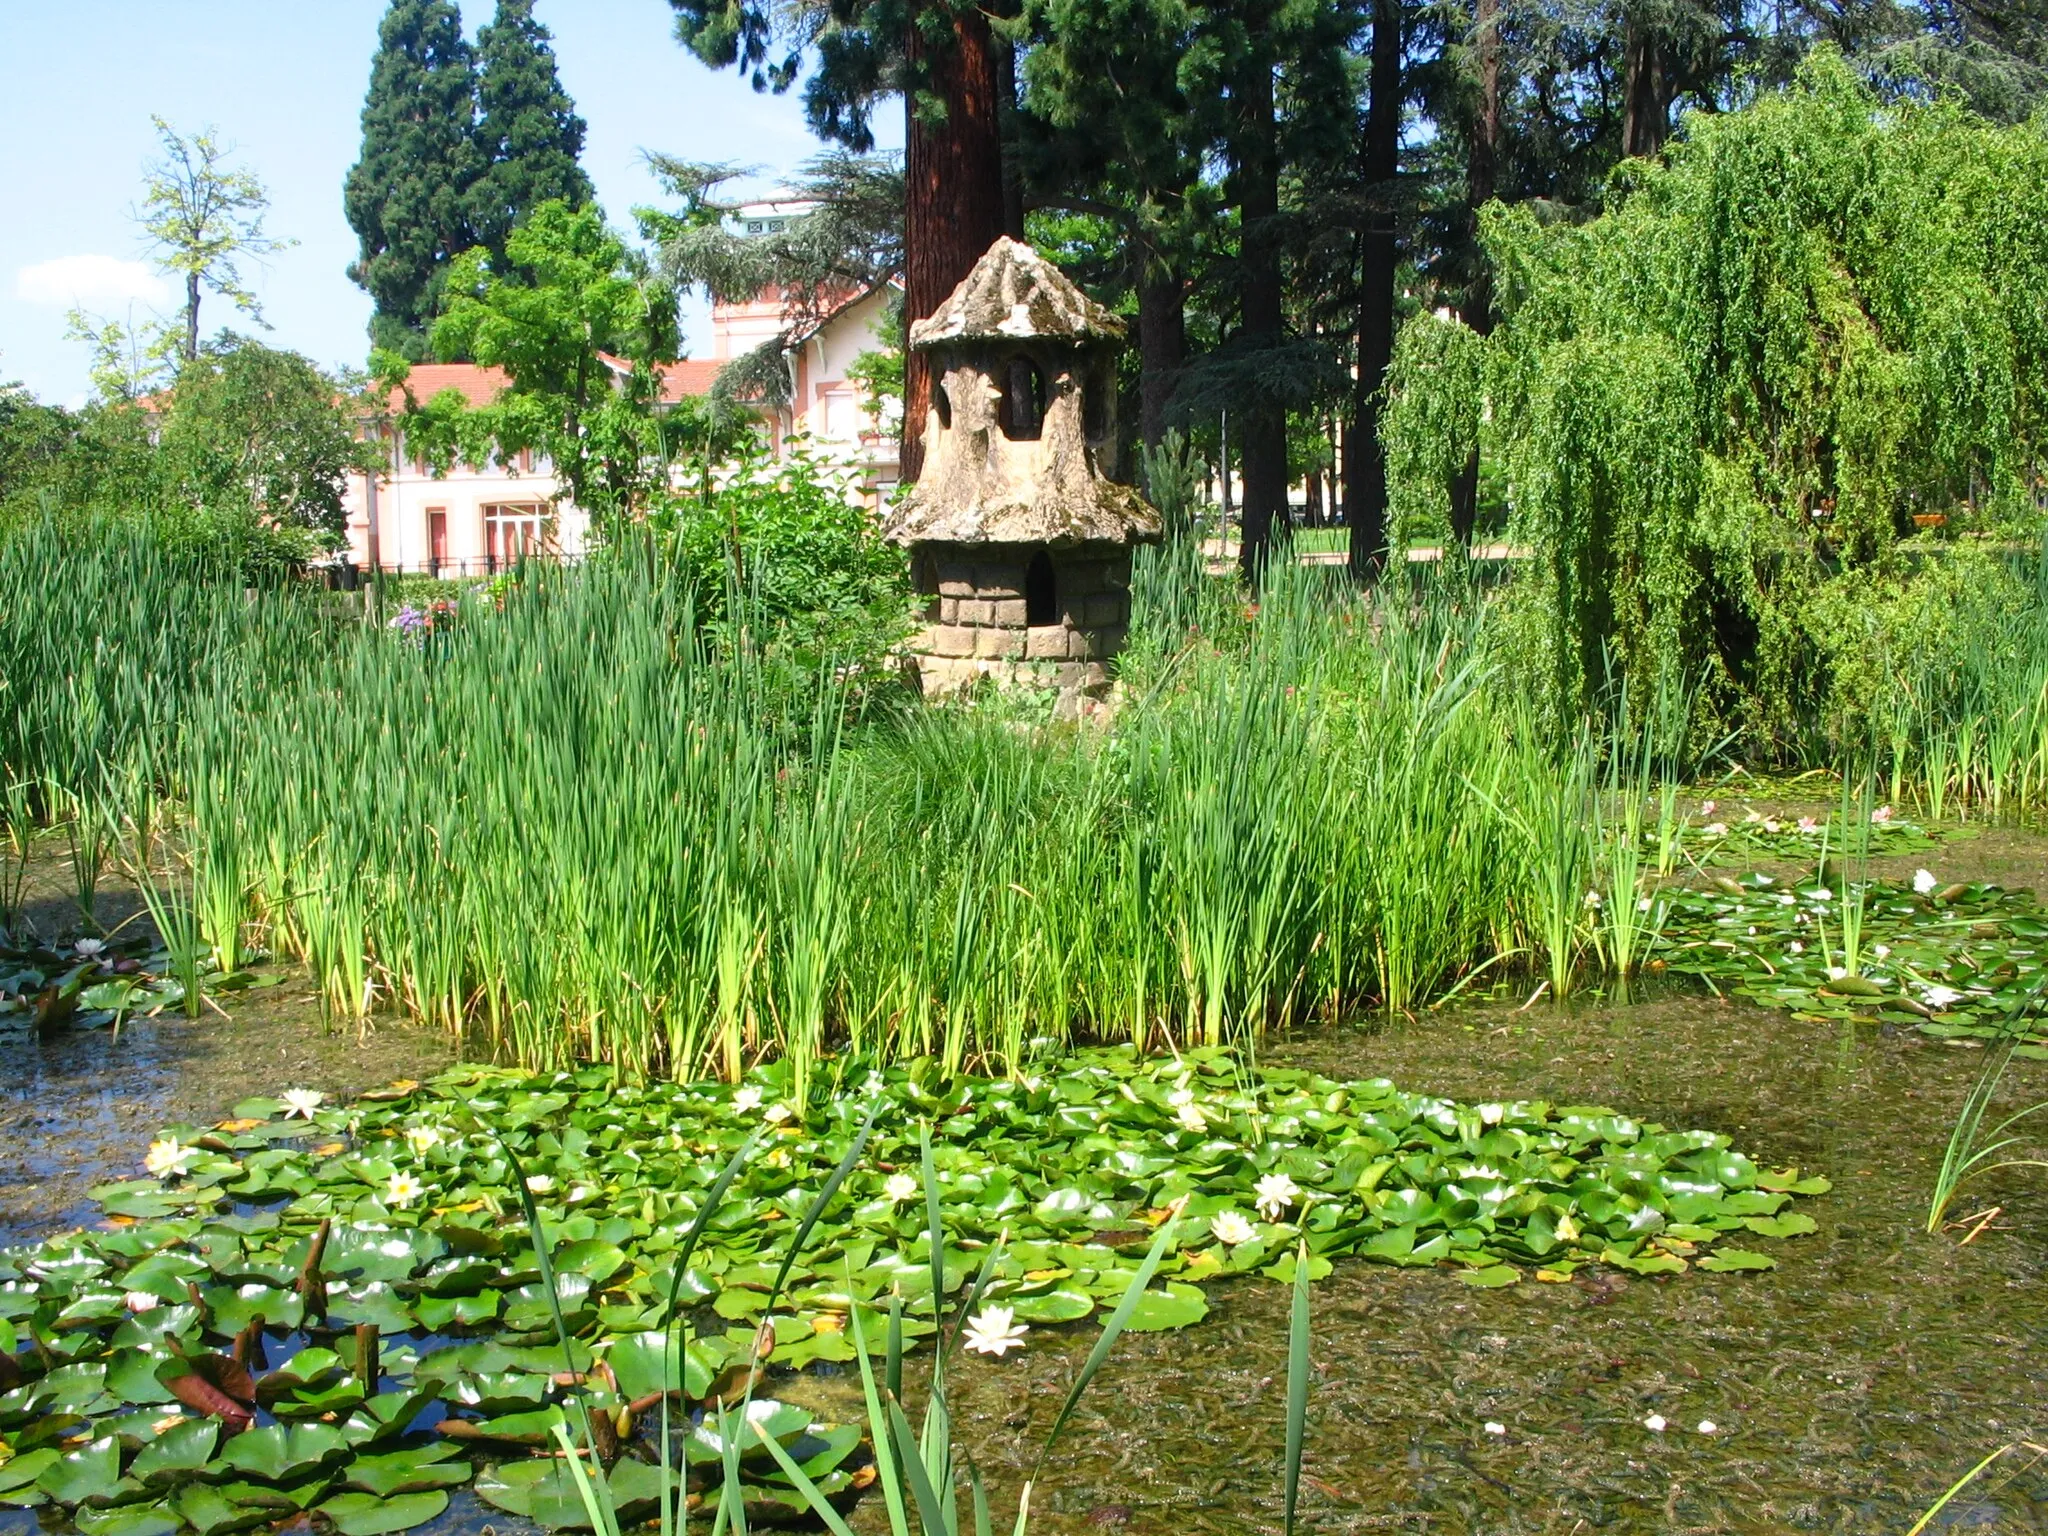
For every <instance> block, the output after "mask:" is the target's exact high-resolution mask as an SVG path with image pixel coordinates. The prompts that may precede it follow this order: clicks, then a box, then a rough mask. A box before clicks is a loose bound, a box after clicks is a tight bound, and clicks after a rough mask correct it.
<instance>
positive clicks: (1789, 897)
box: [1778, 891, 1799, 907]
mask: <svg viewBox="0 0 2048 1536" xmlns="http://www.w3.org/2000/svg"><path fill="white" fill-rule="evenodd" d="M1798 900H1799V898H1798V897H1797V896H1794V895H1793V894H1792V893H1791V892H1790V891H1780V892H1779V893H1778V905H1779V906H1781V907H1789V906H1792V905H1794V904H1795V903H1796V902H1797V901H1798Z"/></svg>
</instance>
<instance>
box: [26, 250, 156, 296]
mask: <svg viewBox="0 0 2048 1536" xmlns="http://www.w3.org/2000/svg"><path fill="white" fill-rule="evenodd" d="M14 296H15V297H16V298H18V299H26V300H27V301H28V302H29V303H31V304H57V305H63V306H65V307H67V308H68V307H70V306H71V305H74V304H76V305H81V306H83V307H84V308H87V309H106V308H109V307H111V306H113V305H118V304H126V303H129V302H131V301H136V300H139V301H140V302H142V303H144V304H162V303H164V302H166V301H167V300H168V299H169V298H170V286H169V284H167V283H166V282H165V281H164V280H163V277H162V276H161V275H160V274H159V273H158V272H157V270H156V268H154V267H152V266H151V265H150V264H149V263H148V262H146V261H123V260H122V259H121V258H120V257H118V256H96V255H87V256H59V257H58V258H57V259H56V260H54V261H39V262H37V263H36V264H35V265H34V266H32V267H23V268H22V269H21V271H20V272H19V273H17V274H16V276H15V279H14Z"/></svg>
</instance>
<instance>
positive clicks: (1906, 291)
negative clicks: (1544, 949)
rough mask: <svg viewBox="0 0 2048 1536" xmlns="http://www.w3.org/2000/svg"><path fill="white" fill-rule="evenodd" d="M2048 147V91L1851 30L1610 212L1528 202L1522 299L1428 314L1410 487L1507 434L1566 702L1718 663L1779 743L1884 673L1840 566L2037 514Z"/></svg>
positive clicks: (1500, 257)
mask: <svg viewBox="0 0 2048 1536" xmlns="http://www.w3.org/2000/svg"><path fill="white" fill-rule="evenodd" d="M2044 172H2048V131H2044V129H2043V128H2042V126H2041V125H2040V124H2039V123H2038V122H2035V123H2028V124H2023V125H2021V126H2017V127H2011V128H2001V127H1995V126H1992V125H1990V124H1988V123H1986V122H1984V121H1982V120H1980V119H1977V118H1974V117H1972V116H1971V115H1970V114H1968V113H1967V112H1966V111H1964V110H1963V109H1962V108H1960V107H1959V106H1956V105H1955V104H1953V103H1950V102H1947V101H1942V102H1932V103H1929V102H1913V101H1906V102H1899V103H1892V104H1881V103H1880V101H1879V99H1878V98H1877V97H1876V96H1875V95H1874V94H1873V93H1872V92H1871V91H1870V90H1869V89H1868V88H1866V87H1865V86H1864V85H1863V84H1861V83H1860V82H1859V81H1858V79H1857V78H1856V76H1855V75H1854V74H1853V73H1852V72H1851V71H1850V69H1849V67H1848V66H1847V65H1846V64H1844V63H1843V62H1842V60H1841V59H1840V58H1839V57H1837V56H1835V55H1833V54H1831V53H1829V52H1826V51H1822V52H1820V53H1817V54H1816V55H1814V56H1813V57H1812V58H1811V59H1809V60H1808V61H1807V63H1806V64H1805V65H1804V66H1803V67H1802V68H1801V70H1800V73H1799V77H1798V79H1797V81H1796V83H1795V84H1794V86H1793V87H1792V88H1790V89H1789V90H1787V91H1786V92H1784V93H1781V94H1777V95H1771V96H1766V97H1763V98H1761V99H1760V100H1759V101H1757V102H1756V103H1755V104H1754V105H1752V106H1750V107H1748V108H1747V109H1745V110H1743V111H1740V112H1734V113H1729V114H1726V115H1724V116H1710V115H1707V114H1695V115H1694V116H1693V117H1692V118H1690V119H1688V130H1687V133H1686V135H1685V137H1684V138H1683V139H1682V140H1680V141H1678V142H1676V143H1674V144H1673V145H1671V146H1670V148H1669V149H1668V150H1667V152H1666V154H1665V155H1664V156H1663V157H1662V158H1660V159H1658V160H1655V161H1631V162H1628V163H1627V164H1626V165H1625V166H1624V167H1623V168H1622V169H1621V170H1620V171H1618V172H1617V173H1616V177H1615V179H1614V181H1613V183H1612V185H1611V186H1610V189H1609V197H1608V203H1607V208H1606V211H1605V212H1604V213H1603V214H1602V215H1601V216H1600V217H1598V218H1596V219H1593V220H1591V221H1590V222H1586V223H1569V222H1554V223H1546V222H1544V221H1543V220H1542V219H1540V218H1539V217H1538V215H1537V213H1536V212H1535V211H1534V210H1533V209H1531V208H1530V207H1528V206H1521V207H1514V208H1507V207H1502V206H1498V205H1496V206H1495V207H1493V208H1492V209H1490V210H1489V212H1488V214H1487V218H1486V225H1485V235H1486V244H1487V249H1488V251H1489V253H1490V255H1491V257H1492V259H1493V261H1494V263H1495V267H1496V274H1497V276H1496V287H1495V303H1496V308H1497V313H1498V315H1499V324H1498V326H1497V328H1496V329H1495V330H1494V331H1493V333H1492V334H1491V336H1490V337H1488V338H1486V339H1484V340H1483V341H1482V340H1481V339H1480V338H1478V337H1477V336H1474V335H1471V334H1470V333H1465V334H1463V335H1461V334H1459V333H1460V328H1459V327H1458V326H1457V324H1456V322H1453V321H1446V320H1441V319H1438V318H1436V317H1434V316H1418V317H1417V318H1416V319H1415V320H1413V321H1412V322H1410V324H1409V326H1408V327H1407V330H1406V333H1405V334H1404V336H1403V339H1402V345H1401V348H1400V352H1399V357H1398V359H1397V367H1396V370H1395V379H1394V384H1393V406H1392V409H1391V410H1390V412H1389V416H1388V423H1387V428H1386V437H1387V442H1388V447H1389V450H1390V457H1391V466H1392V468H1393V471H1394V473H1395V475H1396V477H1397V490H1396V504H1397V506H1400V507H1404V508H1407V509H1409V510H1410V512H1411V515H1412V513H1413V512H1414V511H1415V510H1416V509H1427V508H1428V507H1430V506H1433V505H1434V506H1441V505H1442V504H1443V502H1444V500H1445V499H1446V497H1447V494H1448V492H1447V485H1446V470H1447V469H1449V468H1451V467H1453V466H1455V465H1457V464H1459V463H1461V462H1462V461H1463V457H1464V452H1465V450H1467V449H1468V448H1469V446H1470V445H1471V444H1472V443H1473V441H1475V439H1477V440H1479V441H1481V443H1482V448H1483V452H1484V454H1485V455H1486V456H1487V457H1489V458H1495V459H1498V460H1499V461H1500V463H1501V464H1502V466H1503V469H1504V472H1505V475H1506V478H1507V481H1508V483H1509V485H1510V487H1511V493H1510V494H1511V500H1512V505H1513V513H1514V525H1515V532H1516V534H1517V536H1518V537H1520V538H1522V539H1524V540H1526V541H1527V542H1528V543H1529V544H1530V545H1532V546H1533V548H1534V550H1535V552H1536V557H1537V562H1538V567H1539V570H1538V578H1537V583H1536V584H1537V586H1538V587H1540V598H1541V601H1542V603H1543V606H1544V608H1545V611H1546V612H1547V613H1548V615H1549V616H1550V620H1551V622H1550V625H1549V632H1548V635H1547V636H1546V637H1545V639H1544V641H1543V648H1544V650H1545V652H1546V653H1547V663H1548V665H1549V667H1550V668H1551V669H1552V670H1553V672H1554V674H1555V676H1556V679H1557V683H1558V687H1559V692H1560V699H1561V700H1562V701H1567V702H1568V701H1571V700H1574V699H1585V698H1588V697H1590V696H1591V694H1592V693H1593V691H1595V690H1597V689H1598V688H1599V687H1600V686H1601V685H1602V684H1603V683H1604V682H1605V681H1606V678H1607V675H1608V669H1609V667H1610V665H1617V666H1619V668H1620V669H1621V670H1623V671H1624V672H1626V673H1627V674H1628V675H1630V676H1633V677H1637V678H1639V679H1653V678H1655V677H1656V676H1658V675H1659V674H1660V673H1665V672H1670V671H1674V670H1676V671H1681V672H1686V673H1694V674H1697V673H1699V672H1702V671H1704V673H1705V674H1706V675H1707V676H1708V678H1709V680H1710V682H1711V685H1712V698H1713V699H1714V701H1715V702H1716V704H1717V705H1718V706H1719V707H1720V709H1721V710H1722V711H1723V712H1724V715H1725V717H1726V718H1727V719H1729V720H1730V721H1732V722H1735V723H1739V724H1742V725H1745V726H1747V727H1749V728H1750V729H1751V730H1752V732H1753V733H1754V737H1753V741H1754V743H1755V744H1756V745H1759V746H1777V747H1785V746H1788V745H1791V744H1793V743H1795V742H1796V741H1798V740H1800V739H1801V738H1802V737H1804V738H1807V739H1811V737H1812V736H1813V735H1814V734H1815V733H1816V732H1817V731H1818V730H1819V729H1825V728H1826V727H1828V726H1833V727H1835V728H1836V729H1838V730H1839V729H1840V728H1841V727H1842V726H1843V725H1844V723H1845V722H1847V721H1848V720H1849V719H1850V718H1851V717H1852V716H1853V715H1854V713H1855V709H1856V705H1857V704H1858V703H1860V702H1861V701H1860V700H1856V699H1851V698H1846V697H1844V696H1842V693H1841V692H1840V690H1841V689H1843V688H1847V687H1851V686H1853V685H1854V684H1855V682H1857V681H1858V680H1859V678H1858V675H1857V673H1856V672H1855V670H1854V669H1853V668H1843V667H1839V666H1838V665H1837V663H1838V662H1839V661H1840V659H1841V658H1840V651H1841V649H1842V641H1841V635H1840V631H1839V625H1838V623H1837V620H1838V619H1839V617H1840V614H1839V605H1838V604H1836V603H1834V602H1833V601H1832V599H1831V596H1830V593H1831V589H1832V588H1833V587H1834V586H1835V584H1837V583H1842V582H1849V583H1857V584H1862V587H1861V590H1872V591H1876V592H1883V591H1887V590H1891V589H1893V588H1895V587H1896V586H1897V585H1898V584H1899V583H1902V582H1903V581H1904V580H1905V579H1906V578H1908V577H1909V576H1910V575H1911V574H1912V573H1913V572H1915V571H1916V570H1919V569H1922V568H1924V567H1927V566H1930V565H1940V564H1941V563H1943V562H1956V563H1963V562H1967V561H1968V560H1969V558H1970V557H1969V555H1968V554H1967V553H1966V551H1967V549H1968V548H1969V544H1970V541H1969V539H1968V538H1967V536H1968V535H1972V534H1991V535H2010V534H2012V533H2013V532H2015V531H2016V530H2018V529H2020V528H2023V527H2024V528H2027V529H2029V530H2030V529H2031V528H2032V526H2033V522H2032V513H2031V504H2030V500H2029V498H2030V494H2031V487H2032V485H2033V481H2034V477H2035V475H2036V472H2037V467H2038V463H2039V460H2040V456H2041V449H2042V446H2043V432H2044V415H2043V412H2044V406H2048V192H2044V190H2043V189H2044V187H2048V177H2044ZM1475 374H1478V375H1480V376H1482V377H1483V381H1484V382H1483V389H1482V391H1481V396H1482V399H1483V405H1484V410H1483V412H1479V411H1475V410H1474V409H1473V408H1472V405H1471V404H1470V403H1469V402H1470V400H1471V397H1472V392H1473V388H1474V382H1475ZM1482 423H1483V424H1482ZM1923 523H1925V524H1931V525H1935V526H1933V527H1932V528H1930V529H1923V528H1922V526H1921V524H1923ZM1976 579H1978V578H1977V577H1975V576H1959V577H1958V580H1959V582H1962V583H1967V582H1969V581H1972V580H1976ZM1895 638H1896V637H1895Z"/></svg>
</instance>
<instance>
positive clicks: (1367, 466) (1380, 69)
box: [1344, 0, 1401, 580]
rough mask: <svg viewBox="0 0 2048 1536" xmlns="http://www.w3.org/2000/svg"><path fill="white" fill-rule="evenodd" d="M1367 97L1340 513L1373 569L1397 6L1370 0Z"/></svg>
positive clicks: (1382, 508) (1361, 574)
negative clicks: (1354, 369)
mask: <svg viewBox="0 0 2048 1536" xmlns="http://www.w3.org/2000/svg"><path fill="white" fill-rule="evenodd" d="M1371 89H1372V101H1371V104H1370V106H1369V107H1368V109H1367V111H1366V118H1365V143H1364V145H1363V146H1362V152H1361V154H1360V156H1359V178H1360V180H1361V181H1363V182H1364V184H1365V195H1366V199H1367V209H1368V211H1367V214H1366V219H1365V227H1364V228H1363V229H1362V230H1361V231H1360V232H1359V300H1358V377H1357V379H1356V381H1355V382H1354V385H1353V393H1352V397H1351V423H1350V430H1349V431H1347V432H1346V433H1345V435H1344V515H1345V520H1346V521H1347V522H1349V523H1350V525H1351V573H1352V574H1353V575H1354V576H1356V577H1358V578H1359V579H1361V580H1369V579H1371V578H1373V577H1375V576H1377V575H1378V574H1379V571H1380V568H1381V567H1382V566H1384V565H1385V564H1386V558H1387V461H1386V452H1385V450H1384V449H1383V448H1382V447H1381V446H1380V405H1381V392H1382V390H1383V388H1384V386H1385V384H1386V379H1387V364H1388V362H1389V361H1391V360H1392V358H1393V355H1394V277H1395V258H1396V249H1395V240H1394V191H1395V189H1394V177H1395V175H1396V174H1397V173H1398V172H1399V170H1400V163H1401V5H1400V0H1374V4H1373V14H1372V76H1371Z"/></svg>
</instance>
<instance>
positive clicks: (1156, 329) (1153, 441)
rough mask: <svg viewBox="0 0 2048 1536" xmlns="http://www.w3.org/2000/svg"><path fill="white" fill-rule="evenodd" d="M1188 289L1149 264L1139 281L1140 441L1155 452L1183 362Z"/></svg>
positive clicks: (1173, 275)
mask: <svg viewBox="0 0 2048 1536" xmlns="http://www.w3.org/2000/svg"><path fill="white" fill-rule="evenodd" d="M1187 350H1188V327H1187V288H1186V286H1185V285H1184V284H1183V283H1182V282H1181V280H1180V274H1179V273H1178V272H1173V271H1170V270H1168V269H1166V268H1164V267H1162V266H1158V265H1155V264H1153V263H1151V262H1148V263H1147V266H1146V269H1145V273H1144V276H1143V277H1141V278H1140V279H1139V280H1138V438H1139V440H1140V441H1141V442H1143V443H1144V445H1145V446H1146V447H1147V448H1148V449H1156V448H1157V447H1158V446H1159V440H1160V439H1161V438H1163V437H1165V436H1166V412H1167V407H1168V406H1169V405H1170V404H1171V403H1172V401H1173V391H1174V388H1175V386H1176V385H1178V383H1179V382H1180V370H1181V365H1182V363H1184V362H1185V361H1186V360H1187Z"/></svg>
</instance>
